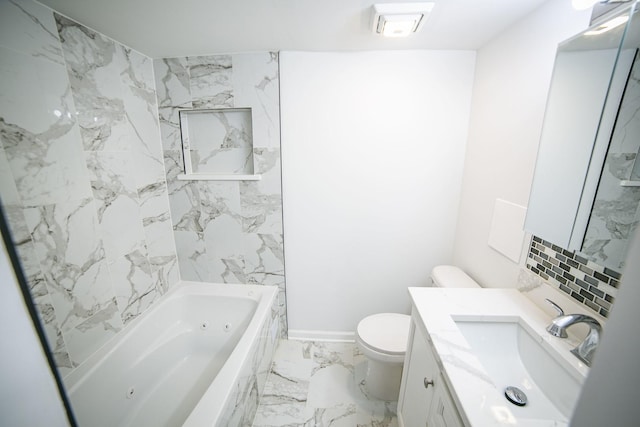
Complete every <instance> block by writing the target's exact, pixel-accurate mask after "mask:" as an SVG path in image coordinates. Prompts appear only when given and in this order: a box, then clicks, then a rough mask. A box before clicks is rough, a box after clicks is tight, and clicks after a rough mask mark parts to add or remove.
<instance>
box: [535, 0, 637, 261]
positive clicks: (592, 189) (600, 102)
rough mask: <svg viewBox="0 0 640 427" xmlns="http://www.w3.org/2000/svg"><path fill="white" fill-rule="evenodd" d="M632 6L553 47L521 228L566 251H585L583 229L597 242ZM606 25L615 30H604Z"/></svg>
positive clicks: (627, 61) (627, 64)
mask: <svg viewBox="0 0 640 427" xmlns="http://www.w3.org/2000/svg"><path fill="white" fill-rule="evenodd" d="M633 7H634V2H630V3H629V4H627V5H624V6H622V7H621V8H620V9H617V10H616V11H614V12H611V13H609V14H607V15H605V16H603V17H602V18H601V19H600V20H599V21H598V23H597V24H596V25H594V26H592V27H590V28H589V29H587V30H586V31H585V32H583V33H581V34H578V35H576V36H575V37H573V38H571V39H569V40H567V41H565V42H563V43H561V44H560V46H559V47H558V52H557V55H556V61H555V65H554V71H553V77H552V81H551V86H550V89H549V96H548V100H547V108H546V112H545V118H544V125H543V129H542V135H541V140H540V146H539V149H538V158H537V161H536V168H535V174H534V180H533V185H532V189H531V195H530V199H529V207H528V211H527V217H526V221H525V229H526V230H527V231H529V232H531V233H532V234H534V235H536V236H538V237H541V238H542V239H544V240H547V241H549V242H552V243H554V244H556V245H558V246H561V247H563V248H565V249H568V250H572V251H573V250H576V251H579V252H582V251H583V241H585V232H586V230H587V227H588V226H589V225H591V229H592V230H594V231H593V233H594V234H592V235H593V236H594V237H593V238H592V239H591V240H590V241H589V242H594V241H597V240H598V239H600V236H599V235H598V234H597V233H596V230H601V229H602V226H600V224H598V222H597V220H596V218H597V217H593V218H592V215H591V208H592V206H593V205H594V200H595V197H596V192H597V191H598V183H599V182H600V176H601V172H602V170H603V165H604V163H605V158H606V157H607V149H608V147H609V143H610V141H611V135H612V133H613V129H614V126H615V125H616V123H617V121H616V118H617V117H619V113H618V111H619V109H620V105H621V100H622V99H623V98H624V93H625V87H626V86H627V80H628V77H629V71H630V68H631V65H632V64H633V59H634V56H633V55H632V54H631V53H630V52H629V50H628V49H623V48H622V47H621V46H622V43H623V38H624V35H625V30H626V28H627V26H626V25H625V23H626V22H627V20H628V18H629V16H630V14H631V10H632V9H633ZM612 20H617V21H612ZM609 22H617V23H618V25H617V26H613V25H612V26H611V27H610V28H609V29H607V28H606V27H605V26H606V25H607V24H608V23H609ZM628 98H631V96H629V97H628ZM611 167H614V164H613V163H612V166H611ZM603 192H604V190H603ZM603 194H604V193H603ZM603 200H604V199H603ZM604 204H605V202H604V201H603V202H602V204H600V205H604ZM604 211H605V209H604V208H600V209H599V212H603V213H604ZM605 228H606V227H605ZM588 247H589V248H594V250H589V251H588V252H585V255H588V256H589V253H591V254H593V253H596V252H598V253H600V252H599V251H598V250H597V249H595V248H597V247H598V244H596V243H589V244H588V245H585V250H586V248H588Z"/></svg>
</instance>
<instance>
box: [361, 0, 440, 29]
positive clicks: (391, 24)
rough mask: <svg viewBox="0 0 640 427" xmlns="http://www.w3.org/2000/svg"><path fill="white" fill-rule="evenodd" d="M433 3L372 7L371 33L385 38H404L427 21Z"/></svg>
mask: <svg viewBox="0 0 640 427" xmlns="http://www.w3.org/2000/svg"><path fill="white" fill-rule="evenodd" d="M433 6H434V3H385V4H374V5H373V14H372V15H373V27H372V29H373V32H374V33H376V34H381V35H383V36H385V37H406V36H408V35H410V34H412V33H415V32H417V31H418V30H419V29H420V28H421V27H422V25H424V22H425V21H426V20H427V17H428V16H429V13H430V12H431V9H433Z"/></svg>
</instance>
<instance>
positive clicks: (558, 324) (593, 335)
mask: <svg viewBox="0 0 640 427" xmlns="http://www.w3.org/2000/svg"><path fill="white" fill-rule="evenodd" d="M547 302H548V303H549V304H551V305H552V306H553V308H555V309H556V310H557V311H558V313H559V316H558V317H556V318H555V319H553V320H552V321H551V324H549V326H547V332H549V333H550V334H551V335H553V336H554V337H560V338H567V328H568V327H569V326H571V325H575V324H576V323H585V324H587V326H589V333H588V334H587V336H586V337H585V338H584V340H582V342H581V343H580V344H578V346H577V347H576V348H574V349H573V350H571V353H573V354H574V355H575V356H576V357H577V358H578V359H580V360H581V361H583V362H584V363H585V364H586V365H587V366H591V361H592V360H593V355H594V354H595V351H596V347H598V343H599V342H600V333H601V332H602V326H601V325H600V323H599V322H598V321H597V320H596V319H594V318H593V317H591V316H587V315H586V314H564V311H563V310H562V308H560V306H558V304H556V303H555V302H553V301H551V300H550V299H547Z"/></svg>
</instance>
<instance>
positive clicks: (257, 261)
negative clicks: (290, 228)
mask: <svg viewBox="0 0 640 427" xmlns="http://www.w3.org/2000/svg"><path fill="white" fill-rule="evenodd" d="M244 240H245V255H244V260H245V270H246V274H247V276H250V277H253V278H254V279H259V278H260V275H262V274H264V275H266V276H269V277H275V278H279V279H282V281H284V247H283V238H282V235H281V234H258V233H251V234H245V235H244ZM264 282H265V281H264V280H255V283H259V284H263V285H267V284H269V285H271V284H277V283H273V282H271V281H268V279H267V282H266V283H264Z"/></svg>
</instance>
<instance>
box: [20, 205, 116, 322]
mask: <svg viewBox="0 0 640 427" xmlns="http://www.w3.org/2000/svg"><path fill="white" fill-rule="evenodd" d="M24 215H25V219H26V223H27V226H28V227H29V231H30V233H31V237H32V239H33V242H34V247H35V252H36V254H37V257H38V259H39V261H40V264H41V266H42V271H43V274H44V277H45V280H46V284H47V289H48V291H49V294H50V295H51V299H52V303H53V306H54V308H55V311H56V316H57V318H58V321H59V322H60V327H61V330H62V331H63V332H66V331H68V330H70V329H71V328H73V327H75V326H77V325H78V324H79V323H82V322H83V321H85V320H86V319H88V318H89V317H91V316H93V315H94V314H96V313H97V312H98V311H100V310H103V309H104V307H105V306H106V305H108V304H109V303H110V302H111V301H112V300H114V294H113V290H112V288H111V283H110V276H109V271H108V268H107V262H106V258H105V253H104V248H103V244H102V240H101V239H100V238H99V237H98V236H99V235H100V233H99V230H98V219H97V215H96V207H95V205H94V202H93V201H91V200H89V199H87V200H83V201H80V202H75V203H66V204H65V203H61V204H58V205H45V206H41V207H38V208H26V209H25V210H24Z"/></svg>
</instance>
